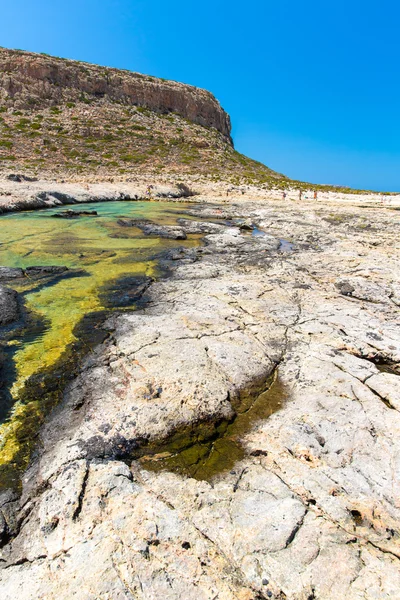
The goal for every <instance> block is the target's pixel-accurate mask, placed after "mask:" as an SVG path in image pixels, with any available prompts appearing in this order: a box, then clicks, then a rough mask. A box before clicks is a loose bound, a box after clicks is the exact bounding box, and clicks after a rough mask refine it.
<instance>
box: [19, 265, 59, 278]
mask: <svg viewBox="0 0 400 600" xmlns="http://www.w3.org/2000/svg"><path fill="white" fill-rule="evenodd" d="M66 271H68V267H62V266H58V265H47V266H43V267H41V266H38V267H27V268H26V269H25V274H26V276H27V277H46V276H48V275H61V274H62V273H65V272H66Z"/></svg>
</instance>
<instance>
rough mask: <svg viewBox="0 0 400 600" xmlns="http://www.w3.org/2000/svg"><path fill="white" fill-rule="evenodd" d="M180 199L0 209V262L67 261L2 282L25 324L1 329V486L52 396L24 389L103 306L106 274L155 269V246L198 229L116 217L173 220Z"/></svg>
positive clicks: (21, 459) (25, 452)
mask: <svg viewBox="0 0 400 600" xmlns="http://www.w3.org/2000/svg"><path fill="white" fill-rule="evenodd" d="M185 207H186V205H184V204H181V203H180V204H179V205H176V204H172V203H168V202H103V203H98V204H80V205H79V206H73V207H72V210H75V211H82V210H89V211H93V210H95V211H96V212H97V213H98V215H97V216H82V217H77V218H74V219H64V218H54V217H53V216H52V215H54V214H55V213H57V212H64V211H65V210H66V209H65V207H60V208H57V209H48V210H40V211H32V212H24V213H17V214H10V215H4V216H0V265H1V266H7V267H21V268H24V269H25V268H27V267H31V266H49V265H57V266H65V267H67V268H68V269H69V272H68V273H67V274H65V275H61V276H57V277H51V278H44V279H37V278H32V279H30V278H29V277H24V278H22V279H16V280H14V281H12V282H11V281H8V282H7V285H8V286H9V287H12V288H13V289H15V290H17V291H18V292H19V293H20V294H21V296H22V298H23V302H24V306H25V309H26V311H27V314H28V315H29V319H28V322H30V323H31V326H30V327H29V326H28V327H26V328H24V329H23V330H22V332H21V331H19V332H18V334H15V335H14V336H13V333H12V332H10V333H9V334H8V342H7V346H6V353H7V356H8V357H9V358H10V357H11V358H10V361H9V364H12V369H10V373H9V381H8V382H7V383H8V388H9V397H8V403H6V405H5V406H0V488H1V487H2V485H1V484H2V479H4V482H5V480H7V482H8V479H9V474H8V475H6V472H7V473H8V472H9V471H10V469H11V470H12V469H13V468H15V469H16V470H19V469H20V468H21V467H23V466H25V465H26V463H27V461H28V459H29V455H30V452H31V449H32V443H33V440H34V437H35V436H36V432H37V429H38V425H39V424H40V423H41V422H42V420H43V418H44V416H45V413H46V412H47V411H48V410H49V408H51V406H52V404H54V402H52V400H51V399H50V400H49V398H48V394H47V396H46V399H45V400H43V402H42V401H41V397H40V396H41V395H40V393H39V394H38V393H33V394H32V393H27V386H29V384H30V382H31V381H32V377H35V376H37V375H38V374H40V373H41V372H51V370H52V369H54V368H55V366H56V365H60V362H61V363H62V361H63V357H65V356H66V352H67V351H68V348H71V347H73V345H74V343H75V342H77V337H78V335H77V330H78V328H79V324H80V323H81V322H82V320H83V318H84V317H85V315H88V314H91V313H94V314H96V313H99V312H101V311H104V310H109V304H108V303H107V289H108V288H110V287H111V288H112V285H113V282H116V281H118V280H121V279H122V278H125V277H132V276H143V275H145V276H157V274H158V262H157V258H158V256H159V255H160V253H161V252H163V251H165V250H168V249H173V248H176V247H178V246H186V247H188V246H193V245H197V244H199V239H198V238H199V236H188V240H185V241H176V240H166V239H162V238H158V237H148V236H144V235H143V233H142V232H141V231H140V229H138V228H136V227H121V226H120V225H119V224H118V223H117V221H118V219H119V218H121V217H128V218H141V219H150V220H151V221H154V222H156V223H158V224H163V225H173V224H175V223H176V220H177V218H179V217H181V216H185V217H186V218H187V216H186V215H184V214H183V213H184V210H185ZM32 322H35V323H36V326H32ZM3 344H4V342H3ZM3 379H4V377H3ZM61 383H62V382H60V386H61ZM40 385H42V387H45V384H44V383H41V384H40ZM31 387H32V386H31ZM53 387H54V386H53ZM55 395H56V394H55ZM55 395H54V394H53V396H52V397H53V398H54V396H55ZM3 475H4V477H3Z"/></svg>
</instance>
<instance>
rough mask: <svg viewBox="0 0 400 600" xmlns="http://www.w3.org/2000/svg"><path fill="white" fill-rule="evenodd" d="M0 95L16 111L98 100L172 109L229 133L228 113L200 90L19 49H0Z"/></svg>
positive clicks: (187, 117)
mask: <svg viewBox="0 0 400 600" xmlns="http://www.w3.org/2000/svg"><path fill="white" fill-rule="evenodd" d="M0 98H1V99H2V100H7V99H12V100H13V101H14V106H15V108H17V109H18V108H19V109H27V108H32V106H38V107H39V106H40V107H42V108H43V107H46V106H55V105H57V104H59V103H62V102H68V101H70V102H76V101H79V100H82V99H86V100H87V99H96V100H99V99H104V100H105V101H113V102H118V103H122V104H126V105H131V106H142V107H146V108H149V109H150V110H153V111H158V112H161V113H171V112H173V113H177V114H179V115H180V116H182V117H184V118H185V119H188V120H189V121H192V122H193V123H197V124H199V125H203V126H205V127H213V128H215V129H216V130H217V131H219V132H220V133H222V134H223V135H224V136H226V137H227V138H229V139H230V133H231V123H230V118H229V115H228V114H227V113H226V112H225V111H224V110H223V109H222V108H221V106H220V104H219V102H218V101H217V100H216V98H215V97H214V96H213V95H212V94H211V93H210V92H208V91H206V90H203V89H200V88H196V87H193V86H189V85H185V84H183V83H178V82H175V81H166V80H163V79H157V78H155V77H149V76H147V75H141V74H140V73H132V72H129V71H122V70H118V69H112V68H107V67H100V66H97V65H90V64H88V63H82V62H77V61H72V60H64V59H59V58H53V57H49V56H45V55H41V54H32V53H28V52H22V51H19V50H17V51H15V50H7V49H4V48H1V49H0Z"/></svg>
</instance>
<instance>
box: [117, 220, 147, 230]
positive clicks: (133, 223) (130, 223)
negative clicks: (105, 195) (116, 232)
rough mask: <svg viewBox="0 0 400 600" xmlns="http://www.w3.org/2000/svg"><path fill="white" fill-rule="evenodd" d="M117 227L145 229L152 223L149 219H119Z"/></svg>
mask: <svg viewBox="0 0 400 600" xmlns="http://www.w3.org/2000/svg"><path fill="white" fill-rule="evenodd" d="M117 225H120V226H121V227H138V228H141V227H144V226H146V225H151V221H149V220H148V219H118V221H117Z"/></svg>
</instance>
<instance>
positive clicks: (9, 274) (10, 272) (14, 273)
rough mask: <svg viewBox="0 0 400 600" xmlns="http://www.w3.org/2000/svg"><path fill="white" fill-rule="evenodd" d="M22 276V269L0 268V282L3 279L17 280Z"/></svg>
mask: <svg viewBox="0 0 400 600" xmlns="http://www.w3.org/2000/svg"><path fill="white" fill-rule="evenodd" d="M23 276H24V272H23V270H22V269H13V268H11V267H0V281H1V280H5V279H19V278H20V277H23Z"/></svg>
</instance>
